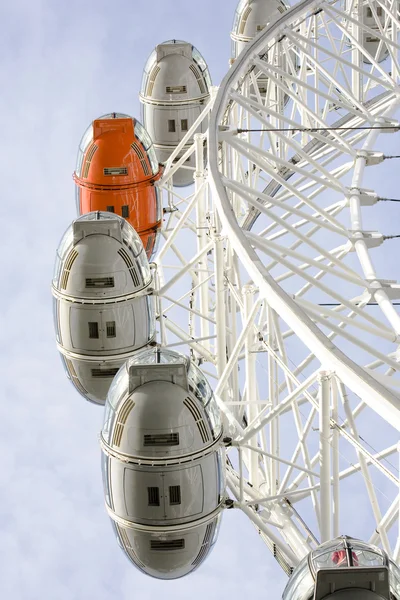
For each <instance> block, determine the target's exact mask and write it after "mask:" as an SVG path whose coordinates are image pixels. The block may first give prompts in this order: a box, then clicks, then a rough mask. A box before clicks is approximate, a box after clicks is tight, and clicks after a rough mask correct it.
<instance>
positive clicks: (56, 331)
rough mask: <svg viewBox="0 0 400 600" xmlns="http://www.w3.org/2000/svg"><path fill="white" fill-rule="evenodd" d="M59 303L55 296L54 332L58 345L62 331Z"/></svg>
mask: <svg viewBox="0 0 400 600" xmlns="http://www.w3.org/2000/svg"><path fill="white" fill-rule="evenodd" d="M59 302H60V301H59V300H58V299H57V298H54V296H53V324H54V331H55V334H56V340H57V342H58V343H60V330H59V328H58V310H59ZM64 366H65V365H64Z"/></svg>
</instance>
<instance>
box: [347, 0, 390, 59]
mask: <svg viewBox="0 0 400 600" xmlns="http://www.w3.org/2000/svg"><path fill="white" fill-rule="evenodd" d="M345 5H346V6H345V10H346V12H348V13H349V14H350V16H351V17H352V18H353V19H355V20H356V21H358V22H359V21H362V23H363V25H365V26H367V27H368V28H369V29H371V30H372V31H373V32H376V33H377V34H378V35H381V31H380V29H379V26H381V27H382V31H384V32H385V36H387V37H388V38H389V39H391V37H392V23H391V18H390V17H388V15H387V13H386V12H385V10H384V9H383V7H382V6H381V5H380V4H378V2H376V0H369V1H368V2H363V3H362V6H361V18H360V14H359V13H358V5H357V3H353V2H349V0H346V2H345ZM391 10H392V11H395V10H397V11H398V10H399V2H396V3H395V5H394V6H393V8H392V9H391ZM387 19H390V22H389V25H387ZM344 22H345V24H346V21H344ZM347 26H348V30H349V32H350V33H351V34H352V35H355V36H356V35H357V32H356V31H355V28H354V24H353V23H352V21H349V22H348V25H347ZM357 29H358V28H357ZM360 31H363V30H362V29H361V28H360ZM362 45H363V48H364V49H365V50H366V51H367V52H368V54H369V55H370V56H372V57H373V58H374V59H375V60H376V61H377V62H382V61H383V60H385V58H387V57H388V56H389V50H388V47H387V44H385V43H384V42H383V41H381V40H380V39H379V38H378V37H376V35H374V34H373V33H370V32H366V31H363V33H362ZM363 62H364V63H366V64H371V61H370V60H369V59H368V57H367V56H364V55H363Z"/></svg>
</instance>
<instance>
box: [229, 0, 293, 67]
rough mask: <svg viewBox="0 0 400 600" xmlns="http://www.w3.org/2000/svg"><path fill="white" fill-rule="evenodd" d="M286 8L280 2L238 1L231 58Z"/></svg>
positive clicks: (285, 5)
mask: <svg viewBox="0 0 400 600" xmlns="http://www.w3.org/2000/svg"><path fill="white" fill-rule="evenodd" d="M288 8H289V7H288V5H287V4H286V3H285V2H283V1H282V0H240V2H239V4H238V5H237V8H236V11H235V16H234V19H233V25H232V32H231V38H232V42H233V44H232V55H233V58H236V57H237V56H238V54H239V53H240V52H241V50H242V49H243V44H244V43H247V42H250V41H251V40H252V39H253V38H254V37H255V36H256V35H257V34H258V33H259V32H260V31H262V30H263V29H264V27H266V25H269V23H271V22H272V21H274V20H275V19H277V18H278V17H279V16H280V15H281V14H282V13H284V12H285V11H286V10H288Z"/></svg>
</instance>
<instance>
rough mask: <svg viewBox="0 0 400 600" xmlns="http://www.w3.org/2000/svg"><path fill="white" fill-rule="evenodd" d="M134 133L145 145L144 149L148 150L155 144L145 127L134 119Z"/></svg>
mask: <svg viewBox="0 0 400 600" xmlns="http://www.w3.org/2000/svg"><path fill="white" fill-rule="evenodd" d="M134 133H135V136H136V137H137V139H138V140H139V142H141V143H142V144H143V147H144V149H145V150H148V149H149V148H150V146H151V145H152V143H153V142H152V140H151V137H150V136H149V134H148V133H147V131H146V130H145V128H144V127H143V125H142V124H141V123H139V121H137V120H136V119H134Z"/></svg>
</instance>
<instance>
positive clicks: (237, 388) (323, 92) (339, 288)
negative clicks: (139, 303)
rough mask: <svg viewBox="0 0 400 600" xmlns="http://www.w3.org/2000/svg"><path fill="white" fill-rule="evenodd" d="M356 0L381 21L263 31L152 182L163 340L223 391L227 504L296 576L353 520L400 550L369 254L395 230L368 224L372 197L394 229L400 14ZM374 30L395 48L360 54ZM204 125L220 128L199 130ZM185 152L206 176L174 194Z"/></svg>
mask: <svg viewBox="0 0 400 600" xmlns="http://www.w3.org/2000/svg"><path fill="white" fill-rule="evenodd" d="M364 4H365V5H368V6H369V7H370V8H371V12H372V14H373V15H374V16H375V18H376V20H377V22H378V21H379V19H378V16H377V11H376V7H377V6H379V7H381V8H380V12H382V13H383V14H384V15H385V23H384V24H383V25H382V24H381V22H380V21H379V23H378V25H377V28H376V29H374V30H372V29H369V28H368V27H366V26H365V25H363V24H362V19H361V18H360V14H359V11H360V6H361V5H360V4H358V3H357V2H356V0H352V1H348V2H347V6H346V7H344V6H343V4H342V3H340V2H334V1H333V2H324V1H322V2H321V1H317V2H316V1H310V0H303V2H301V3H299V4H297V5H296V6H295V7H293V8H292V9H291V10H290V11H288V12H287V13H285V14H284V15H282V17H280V18H279V19H278V20H277V21H276V22H275V23H273V24H272V25H270V26H268V27H267V28H266V29H264V30H263V31H262V32H261V33H260V35H259V36H258V37H257V38H256V39H255V40H254V42H253V43H252V44H250V45H249V46H248V48H247V49H246V50H245V51H244V52H242V54H241V55H240V56H239V57H238V59H237V60H236V62H235V64H234V66H233V67H232V69H231V70H230V71H229V72H228V74H227V75H226V77H225V79H224V80H223V82H222V84H221V86H220V88H219V90H218V91H217V90H213V93H212V98H211V101H210V103H209V104H208V106H206V107H205V109H204V111H203V113H202V115H201V117H199V119H198V120H197V122H196V123H195V124H194V126H193V127H192V128H191V130H190V131H189V132H188V133H187V134H186V136H185V138H184V139H183V140H182V142H181V143H180V144H179V146H178V147H177V149H176V150H175V151H174V153H173V154H172V156H171V157H170V159H169V161H168V163H167V165H166V169H165V172H164V175H163V178H162V180H161V181H160V182H159V184H158V185H159V187H160V189H162V190H163V194H164V200H165V202H164V206H165V208H164V228H163V233H162V235H163V242H162V244H161V246H160V251H159V253H158V255H157V257H156V260H155V267H154V268H155V282H156V287H155V291H154V295H155V297H156V310H157V321H158V336H159V341H160V343H161V345H162V346H164V347H176V348H177V349H178V350H181V351H182V352H185V353H187V354H190V355H191V357H192V359H193V360H195V361H196V362H197V364H199V365H200V366H201V368H202V369H203V371H204V373H205V374H206V375H207V377H208V378H209V380H210V383H211V384H212V385H213V388H214V391H215V394H216V396H217V399H218V403H219V406H220V408H221V411H222V413H223V416H224V422H225V442H224V443H225V445H226V446H227V464H226V474H227V489H228V492H229V495H230V498H227V502H226V506H227V507H236V508H239V509H241V510H242V511H243V512H244V513H245V514H246V515H247V516H248V517H249V519H250V521H252V522H253V524H254V525H255V527H256V528H257V530H258V531H259V533H260V535H261V536H262V538H263V540H264V541H265V543H266V545H267V546H268V547H269V549H270V550H271V551H272V552H273V553H274V556H275V557H276V559H277V560H278V562H279V564H280V565H281V566H282V568H283V569H284V570H285V571H286V572H287V573H288V574H290V572H291V570H292V569H293V567H294V566H295V565H296V564H297V563H298V562H299V560H300V559H301V558H302V557H303V556H304V555H305V554H306V553H308V552H309V551H310V549H312V548H314V547H315V546H316V545H317V544H318V543H319V542H323V541H325V540H328V539H330V538H332V537H334V536H337V535H339V534H341V533H348V534H352V535H353V534H354V529H351V531H348V528H349V527H355V529H356V531H355V533H358V537H363V539H364V540H365V541H370V542H371V543H374V544H378V545H380V546H382V547H383V548H384V549H385V550H386V551H387V552H388V553H389V555H390V556H392V557H393V558H394V559H395V560H399V558H400V542H399V540H400V535H399V507H400V493H399V464H398V463H399V459H398V457H397V454H398V433H397V432H398V430H399V429H400V410H399V409H400V400H399V395H398V389H399V385H400V379H399V374H398V371H399V365H398V356H399V354H398V341H399V339H400V338H399V336H400V317H399V315H398V313H397V311H396V308H395V307H394V306H393V304H392V301H393V300H394V299H396V298H398V297H399V295H400V287H399V286H398V284H396V283H395V282H394V281H392V280H387V279H385V278H383V277H379V276H378V274H377V269H376V268H375V266H374V264H373V260H372V259H373V257H374V258H375V257H376V258H377V259H378V263H379V261H381V262H380V264H383V263H382V260H383V262H384V261H385V260H386V259H385V257H388V256H389V254H388V253H389V252H390V251H389V250H388V246H387V244H390V243H392V244H394V242H386V241H385V236H384V235H383V234H381V233H380V232H378V231H374V232H371V231H367V230H366V229H364V225H363V221H364V218H365V215H367V217H368V218H370V217H369V212H368V211H372V210H374V211H381V212H376V213H373V214H374V215H375V214H376V215H377V218H376V220H377V222H378V217H379V218H382V219H383V221H382V222H383V223H385V221H384V218H385V212H384V211H383V209H382V208H381V207H382V206H385V203H383V202H382V203H381V202H379V200H380V195H379V189H380V185H381V183H382V181H381V180H380V177H379V174H378V179H375V180H374V179H373V177H372V178H371V177H370V171H371V169H370V168H371V167H374V165H380V166H382V165H383V166H384V163H385V148H386V147H390V146H391V143H392V139H396V140H398V135H397V138H393V136H395V135H396V133H397V132H398V131H399V128H400V127H399V123H398V121H397V120H396V111H397V110H398V108H399V104H400V88H399V86H398V76H399V73H400V68H399V62H398V54H399V50H400V45H399V44H398V31H399V27H400V23H399V15H398V5H397V3H395V2H394V0H374V1H373V0H366V2H365V3H364ZM357 15H358V18H356V17H357ZM367 34H368V35H372V34H373V35H374V37H375V38H376V39H378V42H377V44H378V46H377V54H376V56H379V53H380V52H383V51H386V52H387V54H388V57H387V58H386V59H385V60H384V61H382V62H380V63H379V62H377V60H375V58H374V56H371V55H370V54H369V53H368V52H367V51H366V50H365V49H364V48H363V39H365V35H367ZM363 36H364V37H363ZM260 77H262V79H263V81H266V77H267V78H268V79H267V81H268V87H267V91H266V92H262V93H261V92H260V90H259V87H258V79H259V78H260ZM202 119H206V120H208V123H209V129H208V134H196V133H195V132H196V128H197V127H198V125H199V123H200V122H201V120H202ZM384 133H385V134H386V135H383V134H384ZM193 136H194V142H193V144H192V145H191V147H190V148H189V149H188V150H187V151H186V152H185V154H184V155H183V156H182V157H181V158H180V159H179V161H178V162H174V161H175V159H176V156H177V155H178V153H179V152H180V151H181V150H182V148H183V147H184V146H185V145H187V144H188V142H190V139H192V138H193ZM193 152H194V153H195V155H196V170H195V172H194V186H193V187H190V188H188V190H185V189H183V190H182V188H181V189H177V188H173V187H172V176H173V174H174V172H175V171H176V170H177V169H178V168H180V167H184V163H185V160H186V159H187V158H188V156H190V155H191V153H193ZM206 153H207V154H206ZM206 156H208V161H206ZM380 166H379V167H376V168H380ZM186 168H187V167H186ZM371 180H373V182H374V185H376V190H375V189H374V190H371V189H370V186H371ZM392 187H393V189H394V191H393V195H394V196H396V185H395V182H393V185H392ZM397 196H398V193H397ZM380 257H383V258H380ZM372 301H373V302H374V303H377V306H376V307H375V308H371V305H370V303H371V302H372ZM352 503H353V504H352ZM355 506H356V507H357V509H358V511H357V512H359V513H360V522H359V523H357V516H356V515H355V516H353V512H352V511H353V509H354V507H355Z"/></svg>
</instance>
